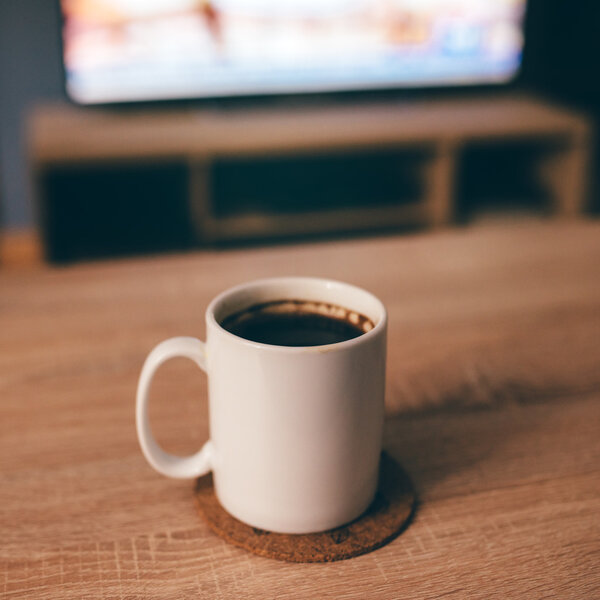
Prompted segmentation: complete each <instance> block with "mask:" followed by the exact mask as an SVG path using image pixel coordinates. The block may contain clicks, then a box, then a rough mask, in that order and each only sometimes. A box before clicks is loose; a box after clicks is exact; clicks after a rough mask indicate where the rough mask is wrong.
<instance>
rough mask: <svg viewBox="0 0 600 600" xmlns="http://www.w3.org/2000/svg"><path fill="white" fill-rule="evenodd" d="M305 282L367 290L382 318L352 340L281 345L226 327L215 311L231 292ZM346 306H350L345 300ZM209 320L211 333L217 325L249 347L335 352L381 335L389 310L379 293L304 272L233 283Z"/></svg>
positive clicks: (212, 306) (212, 304)
mask: <svg viewBox="0 0 600 600" xmlns="http://www.w3.org/2000/svg"><path fill="white" fill-rule="evenodd" d="M302 282H305V283H309V282H310V283H311V284H313V285H314V284H316V285H321V286H329V287H332V286H334V287H342V288H346V289H347V290H350V291H353V292H357V293H359V294H363V295H366V296H368V297H369V299H370V300H371V301H372V302H373V303H374V304H375V305H376V306H377V310H378V311H379V318H378V320H377V322H376V323H375V324H374V327H373V329H371V330H370V331H367V332H365V333H363V334H361V335H359V336H357V337H355V338H351V339H349V340H344V341H342V342H335V343H332V344H320V345H318V346H281V345H277V344H265V343H264V342H255V341H253V340H248V339H246V338H243V337H241V336H239V335H236V334H234V333H231V332H230V331H228V330H227V329H225V328H224V327H223V326H222V325H221V324H220V323H219V322H218V321H217V318H216V316H215V312H216V311H217V310H218V308H219V306H220V305H222V303H223V302H224V301H225V300H226V299H227V298H230V297H231V296H234V295H235V294H239V293H241V292H243V291H244V290H248V289H250V288H253V287H261V286H266V285H269V284H275V283H280V284H285V283H295V284H300V283H302ZM341 306H342V307H343V308H348V307H346V306H344V305H343V304H341ZM206 323H207V333H208V328H209V327H210V326H212V327H214V328H215V329H216V330H217V331H219V333H220V334H221V335H225V336H226V337H228V338H230V339H231V340H232V341H233V340H234V341H236V342H237V343H239V344H242V345H244V346H247V347H252V348H256V349H260V350H269V351H275V352H287V353H306V352H317V353H322V352H333V351H337V350H344V349H346V348H350V347H352V346H356V345H357V344H362V343H366V341H367V340H369V339H371V338H373V337H375V336H377V335H380V333H381V332H382V331H384V330H385V328H386V326H387V310H386V308H385V305H384V304H383V302H382V301H381V300H380V299H379V298H378V297H377V296H375V294H373V293H371V292H369V291H368V290H365V289H364V288H361V287H359V286H356V285H353V284H351V283H346V282H344V281H339V280H337V279H329V278H324V277H303V276H283V277H265V278H261V279H253V280H250V281H247V282H245V283H240V284H238V285H235V286H233V287H230V288H228V289H226V290H224V291H222V292H221V293H220V294H218V295H217V296H215V298H213V300H212V301H211V302H210V303H209V305H208V307H207V308H206Z"/></svg>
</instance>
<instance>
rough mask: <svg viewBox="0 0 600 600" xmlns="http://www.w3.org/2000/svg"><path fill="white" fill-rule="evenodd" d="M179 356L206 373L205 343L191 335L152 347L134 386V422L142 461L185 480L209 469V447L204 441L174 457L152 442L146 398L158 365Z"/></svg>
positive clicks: (209, 444)
mask: <svg viewBox="0 0 600 600" xmlns="http://www.w3.org/2000/svg"><path fill="white" fill-rule="evenodd" d="M178 356H183V357H185V358H189V359H191V360H193V361H194V362H195V363H196V364H197V365H198V366H199V367H200V368H201V369H202V370H203V371H204V372H205V373H206V351H205V344H204V342H201V341H200V340H197V339H196V338H193V337H174V338H171V339H168V340H165V341H164V342H161V343H160V344H158V346H156V347H155V348H154V349H153V350H152V352H150V354H149V355H148V357H147V358H146V362H145V363H144V366H143V368H142V372H141V374H140V379H139V381H138V387H137V397H136V408H135V421H136V428H137V434H138V439H139V442H140V446H141V447H142V452H143V453H144V456H145V457H146V460H147V461H148V462H149V463H150V465H151V466H152V467H154V469H156V470H157V471H158V472H159V473H162V474H163V475H166V476H167V477H175V478H177V479H186V478H191V477H200V476H202V475H206V474H207V473H208V472H209V471H210V470H211V469H212V455H213V447H212V444H211V442H210V440H209V441H207V442H206V443H205V444H204V446H202V448H201V450H200V451H199V452H197V453H196V454H192V455H191V456H185V457H180V456H174V455H173V454H169V453H168V452H165V451H164V450H163V449H162V448H161V447H160V446H159V445H158V443H157V442H156V440H155V439H154V436H153V435H152V429H151V427H150V418H149V417H148V400H149V396H150V386H151V384H152V378H153V377H154V374H155V373H156V371H157V369H158V367H160V365H162V364H163V363H164V362H165V361H167V360H169V359H170V358H175V357H178Z"/></svg>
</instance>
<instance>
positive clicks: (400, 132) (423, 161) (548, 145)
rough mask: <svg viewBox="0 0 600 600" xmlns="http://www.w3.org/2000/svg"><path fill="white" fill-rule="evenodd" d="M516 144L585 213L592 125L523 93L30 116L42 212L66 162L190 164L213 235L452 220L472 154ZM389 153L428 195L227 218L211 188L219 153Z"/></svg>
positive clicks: (194, 205) (560, 200)
mask: <svg viewBox="0 0 600 600" xmlns="http://www.w3.org/2000/svg"><path fill="white" fill-rule="evenodd" d="M511 140H512V141H518V140H525V141H530V140H535V141H536V142H539V143H541V144H542V145H543V146H544V151H543V152H541V153H540V154H539V156H536V160H535V161H533V163H534V164H533V167H532V168H533V169H535V176H536V177H538V178H539V180H540V181H541V182H542V183H543V185H544V186H545V187H546V188H547V190H548V191H549V197H550V208H551V210H552V211H553V212H555V213H556V214H559V215H564V216H572V215H576V214H578V213H580V212H581V211H582V209H583V206H584V201H585V196H586V189H585V184H586V168H587V163H588V157H589V152H590V127H589V124H588V122H587V121H586V119H585V118H584V117H583V116H581V115H579V114H576V113H573V112H571V111H569V110H565V109H563V108H559V107H556V106H553V105H550V104H548V103H547V102H545V101H543V100H541V99H538V98H535V97H531V96H524V95H522V96H517V95H515V96H508V97H507V96H501V97H498V98H491V97H482V98H470V99H467V98H464V99H459V98H453V99H446V100H423V101H413V102H404V103H402V102H388V103H386V104H382V103H377V104H373V105H366V104H359V105H356V106H352V105H342V106H322V107H316V106H307V107H304V108H300V107H290V108H286V107H274V106H272V105H270V106H268V107H262V108H260V107H253V108H246V109H242V108H239V109H237V110H234V109H231V110H227V111H221V110H218V109H205V110H202V109H197V108H196V109H193V108H181V109H178V110H173V109H168V110H167V109H164V110H156V109H153V110H151V109H142V108H140V109H138V110H136V111H132V110H129V111H124V112H118V111H115V110H114V109H112V110H108V109H93V110H86V109H84V108H76V107H71V106H64V105H61V106H44V107H40V108H39V109H37V110H36V111H35V112H34V113H33V114H32V115H31V119H30V145H29V148H30V158H31V165H32V167H33V173H34V175H35V177H36V181H37V182H38V187H37V190H38V202H39V204H40V206H41V214H42V215H44V214H46V213H47V211H48V210H51V203H52V202H56V201H60V198H50V197H48V195H47V194H46V193H45V190H44V175H45V174H47V173H48V172H50V171H52V170H53V169H55V168H57V167H62V168H64V167H77V166H82V165H90V164H108V165H110V164H115V163H118V162H122V161H129V162H132V161H133V162H136V163H143V162H154V163H159V164H160V163H161V161H178V162H180V163H182V164H184V165H185V167H186V169H185V171H186V173H187V177H188V185H187V190H188V192H187V193H188V199H187V203H188V205H189V210H190V216H191V217H190V218H191V219H192V222H193V227H194V230H195V232H196V236H197V240H198V241H199V242H202V243H204V242H219V241H225V240H235V239H248V238H258V237H263V236H268V237H271V236H277V237H281V236H287V235H296V234H308V233H322V232H331V231H339V230H343V231H350V230H359V229H363V230H364V229H377V228H382V227H385V228H390V227H399V226H406V225H424V226H433V227H436V226H440V225H444V224H446V223H448V222H449V221H451V220H452V219H453V218H454V215H455V206H456V196H455V193H456V178H457V173H458V169H459V165H460V161H461V157H462V154H463V151H464V150H465V149H467V148H471V147H473V146H477V144H485V145H490V144H492V145H493V144H502V143H505V142H507V141H511ZM386 149H387V150H390V149H398V150H401V151H402V152H404V156H408V157H409V158H410V157H412V158H411V160H413V163H412V164H413V165H414V166H413V167H411V170H412V171H411V172H412V173H413V174H414V176H415V177H417V178H418V179H419V181H420V192H419V195H418V197H414V198H410V199H408V200H407V201H403V202H399V203H397V204H394V203H389V202H388V203H385V204H384V205H373V204H372V202H371V199H370V198H369V197H368V195H366V196H365V198H364V203H363V204H362V205H354V206H351V207H345V208H344V209H343V210H341V209H340V208H339V207H332V208H328V207H327V206H321V207H319V209H318V210H315V209H314V207H312V208H310V209H308V210H302V209H301V208H298V209H297V210H294V211H292V212H289V211H288V212H285V211H279V210H278V207H277V206H271V207H270V208H269V209H267V210H265V209H264V207H263V208H260V209H256V208H253V207H252V206H249V207H248V208H247V210H244V209H242V210H239V211H238V212H237V213H236V212H235V211H233V212H231V211H229V212H227V213H226V214H224V213H223V212H222V211H220V210H219V205H218V204H217V203H218V202H219V199H218V198H215V197H214V196H213V185H212V184H213V183H214V182H211V178H212V176H213V166H214V164H215V163H216V162H218V161H219V160H242V161H244V160H247V161H252V160H255V159H256V160H262V159H265V158H268V157H285V156H298V157H302V156H310V155H311V154H314V153H316V152H317V153H320V154H325V155H326V154H327V153H333V154H335V153H338V154H339V153H360V152H373V151H384V150H386ZM282 193H284V190H282ZM82 201H85V200H82ZM42 227H44V221H43V220H42Z"/></svg>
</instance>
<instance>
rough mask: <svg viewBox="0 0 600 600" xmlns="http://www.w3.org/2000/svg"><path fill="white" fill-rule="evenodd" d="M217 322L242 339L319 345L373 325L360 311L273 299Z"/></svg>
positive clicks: (353, 336)
mask: <svg viewBox="0 0 600 600" xmlns="http://www.w3.org/2000/svg"><path fill="white" fill-rule="evenodd" d="M221 326H222V327H223V328H224V329H226V330H227V331H229V332H230V333H233V334H234V335H237V336H239V337H242V338H244V339H247V340H250V341H252V342H260V343H262V344H272V345H274V346H323V345H325V344H336V343H338V342H345V341H346V340H351V339H352V338H355V337H358V336H359V335H362V334H363V333H366V332H367V331H370V330H371V329H373V322H372V321H371V320H370V319H369V318H368V317H365V316H364V315H361V314H360V313H357V312H354V311H351V310H348V309H346V308H342V307H341V306H336V305H334V304H327V303H325V302H311V301H308V300H275V301H273V302H265V303H262V304H255V305H253V306H251V307H249V308H246V309H245V310H243V311H240V312H238V313H235V314H233V315H230V316H228V317H226V318H225V319H223V321H222V322H221Z"/></svg>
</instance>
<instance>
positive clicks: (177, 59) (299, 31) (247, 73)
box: [61, 0, 526, 104]
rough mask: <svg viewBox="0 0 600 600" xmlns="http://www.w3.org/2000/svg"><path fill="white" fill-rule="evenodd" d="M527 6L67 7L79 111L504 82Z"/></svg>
mask: <svg viewBox="0 0 600 600" xmlns="http://www.w3.org/2000/svg"><path fill="white" fill-rule="evenodd" d="M525 3H526V0H61V9H62V13H63V17H64V18H63V54H64V64H65V74H66V87H67V92H68V94H69V96H70V97H71V98H72V99H73V100H74V101H76V102H78V103H81V104H102V103H121V102H135V101H144V100H166V99H182V98H209V97H230V96H252V95H265V94H267V95H268V94H290V93H307V92H333V91H345V90H353V91H357V90H374V89H397V88H403V87H404V88H406V87H439V86H443V87H445V86H456V85H480V84H489V83H505V82H508V81H510V80H511V79H512V78H513V77H514V76H515V75H516V73H517V71H518V69H519V66H520V63H521V55H522V48H523V19H524V12H525Z"/></svg>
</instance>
